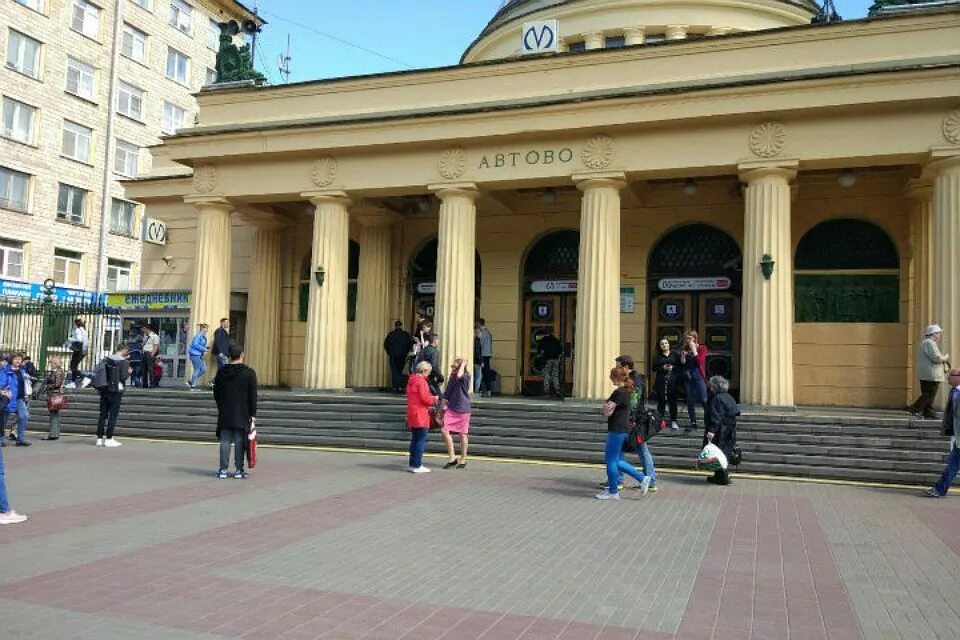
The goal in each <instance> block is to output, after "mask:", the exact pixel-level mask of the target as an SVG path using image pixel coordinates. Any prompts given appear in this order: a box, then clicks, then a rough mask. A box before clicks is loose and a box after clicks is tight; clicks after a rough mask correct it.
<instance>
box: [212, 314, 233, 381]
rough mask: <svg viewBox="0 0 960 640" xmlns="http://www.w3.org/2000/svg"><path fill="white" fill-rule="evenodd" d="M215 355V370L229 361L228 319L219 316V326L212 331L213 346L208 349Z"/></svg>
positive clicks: (218, 369)
mask: <svg viewBox="0 0 960 640" xmlns="http://www.w3.org/2000/svg"><path fill="white" fill-rule="evenodd" d="M210 353H212V354H213V355H214V356H216V357H217V371H220V369H221V368H222V367H224V366H226V364H227V362H229V361H230V319H229V318H220V326H219V327H217V330H216V331H214V332H213V348H212V349H211V350H210Z"/></svg>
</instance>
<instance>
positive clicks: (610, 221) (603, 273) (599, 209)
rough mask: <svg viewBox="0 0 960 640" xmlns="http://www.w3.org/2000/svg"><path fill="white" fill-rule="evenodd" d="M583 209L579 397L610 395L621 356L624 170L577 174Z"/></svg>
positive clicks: (577, 345)
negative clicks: (621, 251) (614, 367)
mask: <svg viewBox="0 0 960 640" xmlns="http://www.w3.org/2000/svg"><path fill="white" fill-rule="evenodd" d="M574 180H577V187H578V188H579V189H580V191H582V192H583V198H582V200H581V207H580V269H579V272H578V274H577V318H576V334H575V336H574V351H575V352H574V355H573V384H574V389H573V392H574V395H575V396H577V397H578V398H606V397H607V396H608V395H609V394H610V390H611V384H610V376H609V374H610V368H611V367H613V365H614V360H615V359H616V357H617V356H618V355H619V354H620V190H621V189H623V188H624V187H625V186H626V184H627V183H626V181H625V180H624V176H623V174H622V173H608V174H594V175H581V176H574Z"/></svg>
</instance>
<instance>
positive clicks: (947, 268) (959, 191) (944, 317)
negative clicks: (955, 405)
mask: <svg viewBox="0 0 960 640" xmlns="http://www.w3.org/2000/svg"><path fill="white" fill-rule="evenodd" d="M944 151H946V152H947V153H948V154H952V155H948V156H947V157H946V158H944V159H943V160H939V161H937V162H935V163H933V164H932V165H931V167H930V168H931V169H932V170H933V171H934V172H935V173H934V180H933V220H932V222H933V245H932V247H933V297H932V304H931V308H932V312H933V313H932V318H931V322H936V323H937V324H939V325H940V326H941V327H943V338H942V341H941V343H940V349H941V351H943V352H944V353H947V354H949V355H950V358H951V364H952V365H953V366H954V367H960V278H958V277H957V276H958V268H960V149H958V148H953V149H948V150H944ZM946 386H947V385H941V394H940V396H939V397H938V399H937V401H938V403H939V406H940V407H943V405H944V403H945V401H946V391H945V387H946Z"/></svg>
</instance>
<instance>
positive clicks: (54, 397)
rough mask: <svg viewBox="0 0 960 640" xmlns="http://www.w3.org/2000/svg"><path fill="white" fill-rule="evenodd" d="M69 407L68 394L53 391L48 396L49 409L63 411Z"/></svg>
mask: <svg viewBox="0 0 960 640" xmlns="http://www.w3.org/2000/svg"><path fill="white" fill-rule="evenodd" d="M66 408H67V396H65V395H63V394H62V393H51V394H50V395H48V396H47V411H51V412H53V411H63V410H64V409H66Z"/></svg>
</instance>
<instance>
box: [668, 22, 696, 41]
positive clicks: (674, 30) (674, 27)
mask: <svg viewBox="0 0 960 640" xmlns="http://www.w3.org/2000/svg"><path fill="white" fill-rule="evenodd" d="M689 28H690V27H689V25H685V24H668V25H667V29H666V33H665V37H666V39H667V40H683V39H684V38H686V37H687V29H689Z"/></svg>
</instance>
